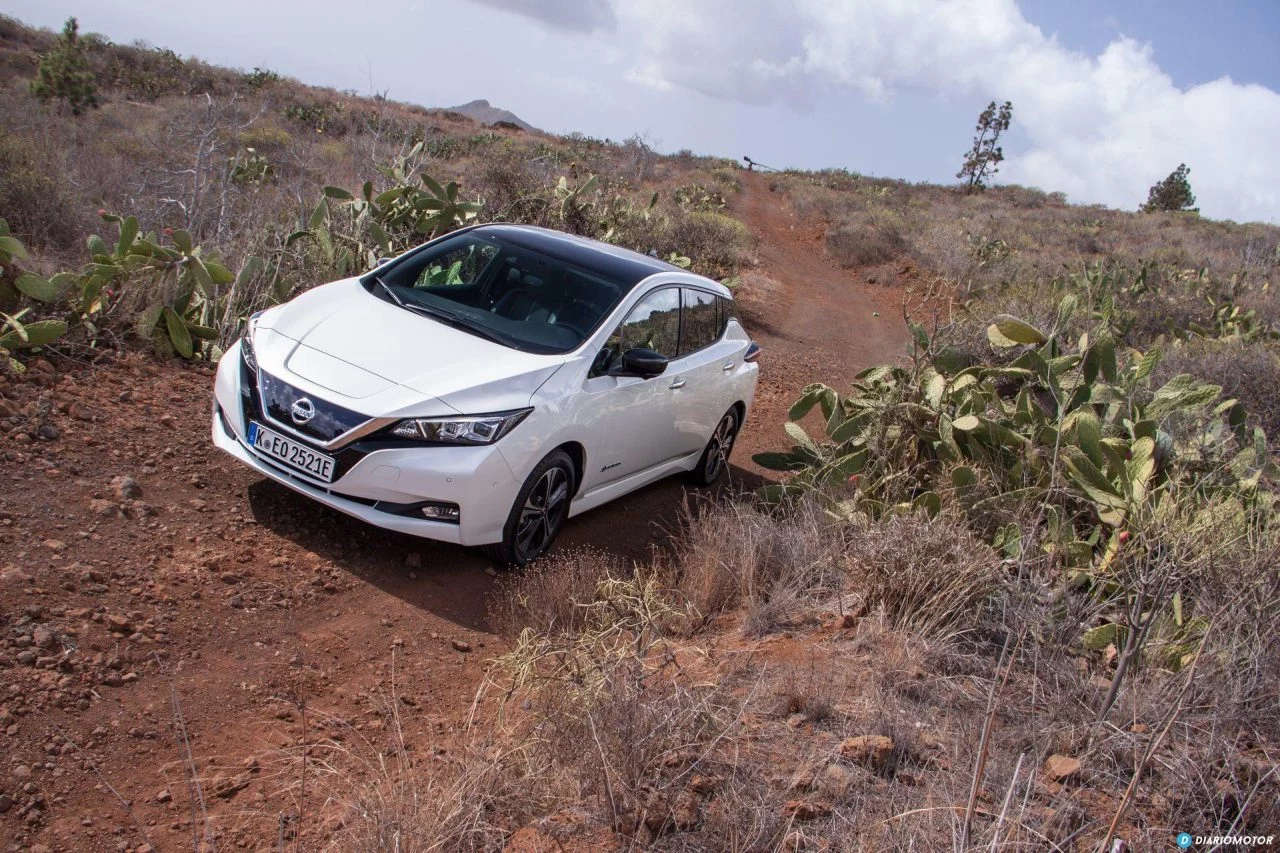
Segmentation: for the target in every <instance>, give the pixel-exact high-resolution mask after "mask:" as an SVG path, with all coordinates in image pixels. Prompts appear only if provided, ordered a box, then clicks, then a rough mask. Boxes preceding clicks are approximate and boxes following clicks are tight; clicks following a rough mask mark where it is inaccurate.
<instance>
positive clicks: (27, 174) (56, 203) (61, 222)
mask: <svg viewBox="0 0 1280 853" xmlns="http://www.w3.org/2000/svg"><path fill="white" fill-rule="evenodd" d="M0 217H3V218H4V219H6V220H7V221H8V223H9V228H10V229H11V230H12V231H13V232H14V233H15V234H17V235H18V236H19V237H20V238H22V239H23V240H24V241H25V242H26V243H28V244H29V245H32V246H56V247H58V248H68V247H70V246H72V245H74V244H77V243H79V242H80V240H81V234H82V231H81V228H82V227H83V226H84V222H83V221H82V220H81V218H80V217H79V216H77V215H76V211H75V208H74V207H73V206H72V204H71V202H70V200H68V198H67V194H66V188H65V186H64V184H63V181H62V180H61V179H60V178H58V177H55V176H54V173H52V170H51V169H49V168H48V164H47V163H45V162H44V161H43V158H42V157H41V156H40V155H39V153H38V152H37V150H36V149H35V147H34V146H32V145H30V144H29V143H27V142H26V141H24V140H22V139H19V138H17V137H14V136H9V135H7V134H0Z"/></svg>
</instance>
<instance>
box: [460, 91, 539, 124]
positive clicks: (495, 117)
mask: <svg viewBox="0 0 1280 853" xmlns="http://www.w3.org/2000/svg"><path fill="white" fill-rule="evenodd" d="M446 109H447V110H449V111H450V112H454V113H461V114H462V115H464V116H466V117H467V118H470V119H475V120H476V121H478V122H480V123H481V124H484V125H495V124H497V123H498V122H508V123H510V124H514V125H515V126H516V127H518V128H520V129H521V130H537V128H535V127H534V126H533V125H531V124H529V122H527V121H525V120H524V119H522V118H520V116H518V115H516V114H515V113H513V112H511V111H510V110H504V109H499V108H498V107H495V106H493V105H492V104H490V103H489V102H488V101H486V100H484V99H483V98H481V99H479V100H475V101H467V103H465V104H462V105H461V106H457V107H446Z"/></svg>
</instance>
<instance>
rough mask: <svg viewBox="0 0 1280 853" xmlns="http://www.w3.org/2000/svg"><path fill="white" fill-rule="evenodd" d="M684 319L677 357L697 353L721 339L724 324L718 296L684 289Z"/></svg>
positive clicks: (681, 325) (682, 290)
mask: <svg viewBox="0 0 1280 853" xmlns="http://www.w3.org/2000/svg"><path fill="white" fill-rule="evenodd" d="M681 293H682V294H683V296H682V300H683V304H684V319H683V320H682V321H681V324H680V349H679V352H678V353H677V355H687V354H688V353H691V352H697V351H698V350H700V349H702V348H703V347H709V346H711V345H712V344H714V343H715V342H716V341H717V340H719V339H720V333H721V332H722V331H723V330H724V324H723V323H722V322H721V320H720V307H719V306H718V305H717V304H716V296H715V294H712V293H707V292H706V291H702V290H694V289H692V288H688V287H686V288H682V289H681Z"/></svg>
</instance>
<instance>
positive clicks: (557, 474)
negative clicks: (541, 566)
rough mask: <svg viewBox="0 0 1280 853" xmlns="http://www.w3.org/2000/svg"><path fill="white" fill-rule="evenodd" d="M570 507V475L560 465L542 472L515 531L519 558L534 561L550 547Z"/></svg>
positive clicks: (523, 508) (526, 502) (521, 512)
mask: <svg viewBox="0 0 1280 853" xmlns="http://www.w3.org/2000/svg"><path fill="white" fill-rule="evenodd" d="M568 507H569V475H568V473H567V472H566V471H565V470H564V468H561V467H560V466H559V465H553V466H552V467H550V468H548V469H547V470H546V471H545V472H543V474H542V476H541V477H539V478H538V482H537V484H536V485H534V487H533V490H532V491H530V492H529V497H528V498H526V499H525V502H524V506H523V507H521V509H520V521H519V522H518V524H517V527H516V536H515V539H516V547H517V548H519V549H520V556H521V557H523V558H524V559H525V560H532V559H533V558H534V557H537V556H538V555H539V554H541V553H542V552H543V551H545V550H546V549H547V546H549V545H550V544H551V540H552V539H554V538H555V535H556V532H557V531H558V530H559V529H560V525H561V523H562V522H563V521H564V517H565V512H566V510H567V509H568Z"/></svg>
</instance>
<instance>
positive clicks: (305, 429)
mask: <svg viewBox="0 0 1280 853" xmlns="http://www.w3.org/2000/svg"><path fill="white" fill-rule="evenodd" d="M258 377H259V383H260V384H259V388H258V390H259V393H260V394H261V398H262V405H263V407H264V409H265V410H266V411H265V414H266V416H267V417H268V418H270V419H271V420H273V421H275V422H276V423H277V424H280V425H282V426H285V427H288V428H289V429H291V430H293V431H294V432H296V433H299V434H300V435H304V436H306V437H308V438H310V439H313V440H315V441H317V442H320V443H321V444H325V443H328V442H330V441H333V440H334V439H335V438H337V437H338V436H340V435H342V434H343V433H346V432H350V431H351V430H353V429H355V428H356V427H358V426H360V425H361V424H363V423H365V422H367V421H368V420H369V418H368V416H367V415H362V414H360V413H359V412H353V411H351V410H350V409H344V408H342V407H341V406H338V405H334V404H333V403H330V402H328V401H326V400H322V399H320V398H319V397H316V396H315V395H313V394H308V393H306V392H305V391H302V390H301V389H298V388H295V387H293V386H292V385H290V384H289V383H288V382H285V381H283V380H281V379H277V378H276V377H274V376H272V375H271V374H269V373H267V372H266V371H259V372H258ZM304 398H305V399H307V400H310V401H311V405H312V407H313V408H314V409H315V416H314V417H313V418H311V420H309V421H307V422H306V423H304V424H300V423H298V422H296V421H295V420H294V419H293V417H292V416H291V415H290V412H291V410H292V409H293V405H294V404H295V403H297V402H298V401H299V400H301V399H304Z"/></svg>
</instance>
